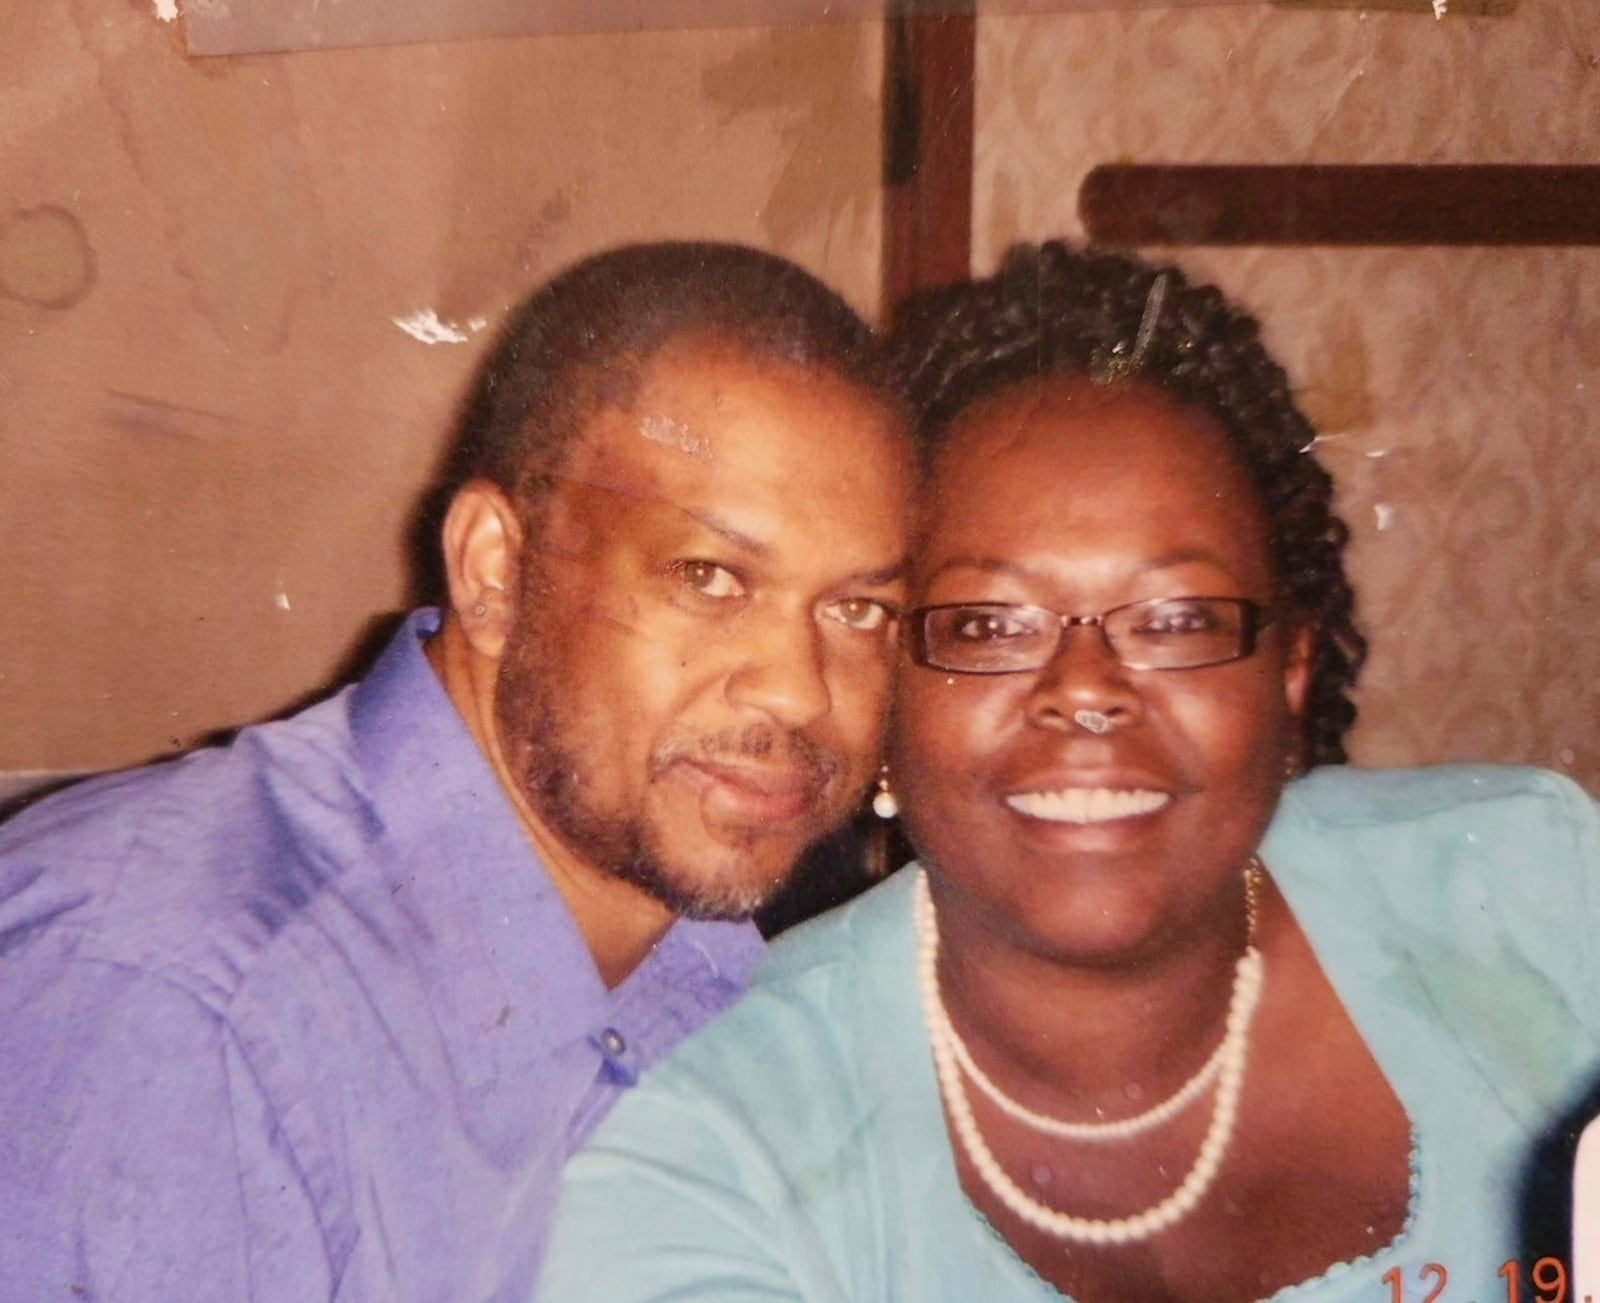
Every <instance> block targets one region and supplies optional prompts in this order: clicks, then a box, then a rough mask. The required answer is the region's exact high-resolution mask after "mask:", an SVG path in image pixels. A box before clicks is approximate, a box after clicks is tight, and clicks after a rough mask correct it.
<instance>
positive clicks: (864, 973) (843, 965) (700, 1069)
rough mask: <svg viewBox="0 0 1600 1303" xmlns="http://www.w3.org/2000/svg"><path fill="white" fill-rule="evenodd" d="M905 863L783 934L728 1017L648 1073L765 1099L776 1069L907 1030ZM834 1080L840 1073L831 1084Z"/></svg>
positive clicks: (911, 993) (851, 1055)
mask: <svg viewBox="0 0 1600 1303" xmlns="http://www.w3.org/2000/svg"><path fill="white" fill-rule="evenodd" d="M914 873H915V869H914V868H911V867H907V868H906V869H902V870H900V871H899V872H897V873H894V874H892V875H890V877H888V878H887V879H885V880H884V881H883V882H881V883H879V884H878V885H877V886H875V887H873V888H872V889H871V890H869V891H867V892H866V893H864V894H863V895H861V896H859V897H857V898H856V899H855V900H853V901H851V902H850V903H848V904H846V905H842V906H840V907H839V908H837V909H834V910H830V911H829V912H828V913H826V914H822V915H820V916H818V917H817V918H814V919H811V920H810V921H808V922H806V923H802V924H800V925H799V926H797V927H795V928H793V929H791V930H790V931H788V932H786V933H784V934H783V935H782V936H781V937H779V938H778V939H777V940H775V941H774V942H773V943H772V945H771V946H770V947H769V948H768V950H767V953H766V955H765V956H763V958H762V960H761V963H760V964H759V965H758V967H757V968H756V971H755V974H754V976H753V977H752V979H751V983H750V988H749V990H748V991H747V992H746V993H745V994H744V996H743V997H742V998H741V999H740V1001H739V1002H738V1003H737V1004H736V1005H734V1007H733V1008H732V1009H730V1010H729V1011H728V1012H726V1013H724V1014H722V1015H721V1016H720V1017H718V1018H716V1019H715V1020H713V1021H712V1023H711V1024H710V1025H709V1026H708V1027H707V1028H705V1029H704V1030H703V1031H701V1032H699V1033H698V1034H696V1035H695V1036H693V1037H691V1038H690V1039H689V1040H688V1041H686V1042H685V1043H684V1044H683V1045H681V1046H679V1047H678V1049H677V1050H676V1051H674V1052H673V1054H671V1055H670V1056H668V1058H667V1060H666V1062H665V1063H663V1064H662V1065H660V1066H659V1067H658V1068H656V1069H655V1070H653V1071H652V1074H651V1076H652V1078H653V1079H654V1080H656V1081H657V1082H659V1083H661V1084H663V1085H666V1084H671V1085H672V1086H673V1087H674V1088H676V1089H685V1090H688V1091H690V1092H691V1093H695V1094H699V1093H700V1092H703V1091H704V1090H705V1089H706V1087H707V1084H708V1082H711V1081H715V1082H716V1083H718V1086H717V1089H718V1090H719V1091H720V1092H726V1093H732V1094H738V1093H741V1092H742V1091H743V1090H744V1089H746V1088H748V1089H749V1090H750V1091H753V1092H755V1093H759V1094H766V1093H769V1092H770V1091H771V1089H772V1086H771V1082H772V1078H773V1075H774V1073H775V1072H778V1071H781V1069H780V1068H779V1066H778V1065H780V1064H784V1063H790V1064H808V1065H811V1066H810V1068H809V1069H808V1071H807V1075H808V1076H809V1075H812V1073H814V1072H815V1069H816V1065H817V1064H819V1063H823V1062H832V1063H834V1064H836V1065H839V1066H840V1067H841V1069H844V1068H846V1067H847V1065H850V1064H852V1063H854V1062H856V1060H857V1058H858V1056H857V1053H856V1051H857V1050H858V1048H859V1044H858V1043H859V1042H860V1041H861V1040H862V1039H863V1038H881V1037H882V1036H883V1035H884V1030H885V1028H889V1027H898V1026H900V1025H902V1024H906V1025H910V1026H913V1027H915V1026H917V1025H919V1024H918V1023H917V1019H918V1018H919V1016H920V1015H919V1012H918V1010H919V1006H918V1004H917V996H916V975H915V966H914V959H915V942H914V938H913V933H912V918H911V887H912V878H913V875H914ZM844 1075H850V1074H848V1073H842V1074H841V1080H842V1078H843V1076H844Z"/></svg>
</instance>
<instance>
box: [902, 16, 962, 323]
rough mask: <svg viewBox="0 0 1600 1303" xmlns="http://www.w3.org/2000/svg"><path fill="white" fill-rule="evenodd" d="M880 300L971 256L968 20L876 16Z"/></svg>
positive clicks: (942, 274)
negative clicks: (880, 52) (880, 21)
mask: <svg viewBox="0 0 1600 1303" xmlns="http://www.w3.org/2000/svg"><path fill="white" fill-rule="evenodd" d="M884 29H885V36H884V39H885V41H886V42H887V49H886V51H885V59H884V82H885V85H884V148H883V153H884V189H885V198H884V208H885V211H884V250H883V264H884V303H885V305H886V306H887V307H888V309H889V311H888V314H887V315H888V316H891V317H892V315H893V312H894V309H895V308H896V306H897V305H898V304H900V303H901V302H902V301H903V300H904V299H905V298H906V296H907V295H909V294H913V293H915V292H916V291H918V290H923V289H928V288H931V287H933V286H936V285H947V284H950V283H951V282H953V281H957V280H962V279H964V278H965V277H966V276H967V275H969V274H970V272H971V266H972V133H973V103H974V97H973V78H974V62H975V54H976V44H977V20H976V18H975V17H974V16H973V15H972V14H970V13H968V14H958V15H954V16H944V17H926V16H924V17H912V16H909V15H908V14H907V13H906V12H905V11H904V9H903V8H900V7H896V9H895V10H894V11H893V12H891V14H890V16H889V18H888V20H887V21H886V22H885V24H884Z"/></svg>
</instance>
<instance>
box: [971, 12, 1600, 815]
mask: <svg viewBox="0 0 1600 1303" xmlns="http://www.w3.org/2000/svg"><path fill="white" fill-rule="evenodd" d="M978 57H979V68H978V133H977V140H978V145H977V155H978V157H977V176H976V185H975V190H976V194H977V196H978V199H977V213H976V220H975V224H974V229H975V232H976V235H975V243H976V245H977V249H976V258H975V260H976V263H977V265H978V266H979V267H980V268H983V269H987V268H988V267H989V266H991V265H992V264H993V262H994V260H995V259H996V258H997V257H998V255H999V253H1000V252H1001V251H1002V250H1003V249H1004V248H1005V247H1006V246H1007V245H1008V244H1009V243H1011V242H1012V241H1014V240H1017V239H1041V238H1046V237H1048V236H1051V235H1077V234H1080V233H1081V226H1080V224H1079V223H1078V220H1077V215H1076V211H1075V207H1076V196H1077V189H1078V185H1079V182H1080V181H1081V179H1082V177H1083V175H1084V173H1085V172H1086V171H1088V169H1089V168H1091V167H1093V166H1094V165H1095V164H1097V163H1102V162H1112V161H1121V160H1132V161H1139V162H1195V163H1224V162H1229V163H1294V162H1318V163H1333V162H1350V163H1363V162H1427V163H1441V162H1482V163H1489V162H1493V163H1503V162H1540V163H1600V6H1596V5H1595V4H1594V2H1593V0H1522V4H1521V7H1520V9H1519V11H1518V13H1517V14H1516V16H1515V17H1513V18H1508V19H1498V20H1496V19H1456V18H1446V20H1444V21H1442V22H1436V21H1434V20H1433V19H1432V18H1431V17H1428V16H1411V15H1404V14H1393V13H1390V14H1380V13H1371V14H1367V13H1358V12H1356V11H1354V10H1351V11H1345V12H1327V13H1290V12H1285V11H1283V10H1276V9H1270V8H1265V7H1262V6H1236V7H1229V8H1215V9H1213V8H1207V9H1188V10H1179V11H1149V12H1143V13H1136V14H1114V13H1101V14H1080V15H1067V16H1060V17H1049V18H991V19H986V20H984V21H983V23H982V24H981V26H980V40H979V56H978ZM1165 252H1168V253H1176V256H1177V257H1179V259H1180V260H1181V261H1182V262H1183V263H1184V264H1185V265H1186V266H1188V267H1191V268H1193V269H1195V270H1196V271H1198V272H1199V273H1200V274H1201V275H1203V276H1205V277H1207V278H1210V279H1214V280H1216V281H1218V282H1219V283H1221V284H1222V285H1223V286H1224V287H1225V288H1227V289H1228V290H1229V291H1231V292H1232V293H1234V294H1236V295H1238V296H1240V297H1242V298H1243V299H1244V300H1245V301H1246V302H1247V303H1249V304H1251V305H1253V306H1254V307H1255V308H1256V310H1257V311H1258V312H1259V313H1260V315H1261V316H1262V317H1263V318H1264V321H1265V324H1266V336H1267V340H1268V342H1269V344H1270V345H1271V346H1272V347H1273V348H1274V349H1275V350H1276V351H1277V353H1278V355H1279V356H1280V358H1281V359H1282V360H1283V361H1284V362H1285V363H1286V365H1287V366H1288V368H1289V370H1290V373H1291V375H1292V376H1294V377H1295V378H1296V380H1297V383H1298V384H1299V385H1300V386H1301V387H1302V391H1303V396H1304V399H1305V402H1306V404H1307V406H1308V407H1309V408H1310V410H1311V411H1312V412H1313V413H1314V414H1315V416H1316V417H1317V418H1318V420H1319V422H1320V424H1321V427H1322V429H1323V432H1324V441H1323V443H1322V445H1321V449H1320V451H1321V452H1322V454H1323V456H1324V459H1325V461H1326V464H1327V465H1328V467H1329V469H1330V470H1332V471H1333V473H1334V474H1335V475H1336V476H1337V477H1338V478H1339V480H1340V481H1341V484H1342V490H1343V506H1344V512H1345V515H1346V517H1347V519H1348V520H1349V522H1350V524H1351V526H1352V528H1353V529H1354V532H1355V551H1354V568H1355V572H1356V577H1357V580H1358V582H1359V585H1360V590H1361V596H1362V599H1363V600H1362V609H1363V612H1364V617H1365V625H1366V628H1367V630H1368V632H1369V634H1370V635H1371V637H1372V641H1373V654H1372V660H1371V662H1370V665H1369V670H1368V674H1367V677H1366V687H1365V691H1364V692H1363V694H1362V698H1361V704H1362V709H1363V716H1362V723H1361V724H1360V726H1359V728H1358V731H1357V735H1356V739H1355V741H1356V746H1355V751H1356V755H1357V758H1358V759H1360V760H1362V761H1364V762H1368V763H1375V764H1385V763H1408V762H1415V761H1433V760H1445V759H1491V760H1511V761H1530V762H1534V763H1538V764H1543V765H1548V766H1550V767H1552V768H1557V769H1562V770H1565V771H1566V772H1568V773H1570V774H1572V775H1574V776H1575V777H1577V778H1579V779H1580V780H1581V781H1583V782H1585V783H1586V784H1587V785H1588V786H1589V787H1590V789H1591V790H1593V791H1595V792H1597V793H1600V249H1588V250H1490V249H1430V250H1412V251H1406V250H1394V249H1366V250H1344V251H1340V250H1333V249H1282V250H1260V249H1256V250H1240V251H1225V250H1216V249H1209V250H1187V251H1165Z"/></svg>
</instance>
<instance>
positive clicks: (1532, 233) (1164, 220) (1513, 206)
mask: <svg viewBox="0 0 1600 1303" xmlns="http://www.w3.org/2000/svg"><path fill="white" fill-rule="evenodd" d="M1078 213H1079V216H1080V217H1081V218H1082V220H1083V225H1084V228H1085V230H1086V231H1087V232H1088V234H1089V237H1090V239H1092V240H1094V241H1095V242H1096V243H1099V244H1109V245H1119V246H1122V247H1137V246H1140V245H1150V244H1168V245H1200V244H1204V245H1240V244H1261V245H1274V244H1276V245H1312V244H1316V245H1468V244H1472V245H1566V244H1600V167H1589V166H1552V165H1544V164H1528V165H1521V164H1510V165H1499V164H1494V165H1460V166H1456V165H1451V164H1427V165H1422V164H1415V165H1413V164H1404V163H1400V164H1381V165H1349V164H1330V165H1323V166H1318V165H1295V166H1285V167H1216V166H1165V165H1156V164H1127V165H1124V164H1107V165H1104V166H1101V167H1097V168H1095V169H1094V170H1093V171H1092V172H1090V173H1089V175H1088V176H1087V177H1085V178H1084V181H1083V185H1082V187H1081V188H1080V189H1079V191H1078Z"/></svg>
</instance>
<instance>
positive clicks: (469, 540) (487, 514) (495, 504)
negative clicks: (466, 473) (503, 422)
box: [440, 480, 522, 661]
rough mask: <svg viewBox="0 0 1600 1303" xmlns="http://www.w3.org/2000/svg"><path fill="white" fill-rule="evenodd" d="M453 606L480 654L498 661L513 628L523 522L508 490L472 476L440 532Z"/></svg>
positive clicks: (461, 624)
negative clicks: (512, 503) (519, 518)
mask: <svg viewBox="0 0 1600 1303" xmlns="http://www.w3.org/2000/svg"><path fill="white" fill-rule="evenodd" d="M440 542H441V545H442V547H443V552H444V571H445V578H446V579H447V580H448V581H449V586H450V608H451V610H452V611H453V612H454V614H455V619H456V623H457V624H458V625H459V626H460V628H461V631H462V633H463V634H464V635H465V636H466V639H467V641H468V642H469V643H470V644H471V645H472V648H473V650H474V651H476V652H477V653H478V654H479V655H482V656H486V657H488V658H489V659H491V660H494V661H498V660H499V659H500V657H501V655H502V654H503V653H504V651H505V643H506V635H507V633H508V632H509V631H510V627H511V618H512V613H513V608H514V605H515V604H514V602H513V601H512V600H511V597H510V596H509V594H511V593H512V592H514V591H515V585H516V582H517V571H518V563H519V562H520V560H521V555H522V525H521V523H520V521H519V520H518V519H517V513H516V509H515V508H514V507H513V506H512V505H511V499H510V498H508V497H507V496H506V494H505V491H504V490H503V489H501V488H500V487H499V486H498V485H496V484H491V483H489V482H488V481H487V480H471V481H469V482H468V483H467V484H465V485H463V486H462V487H461V489H460V490H458V491H457V493H456V495H455V497H454V498H452V499H451V500H450V509H449V510H448V511H447V512H446V513H445V518H444V528H443V530H442V531H441V539H440Z"/></svg>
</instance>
